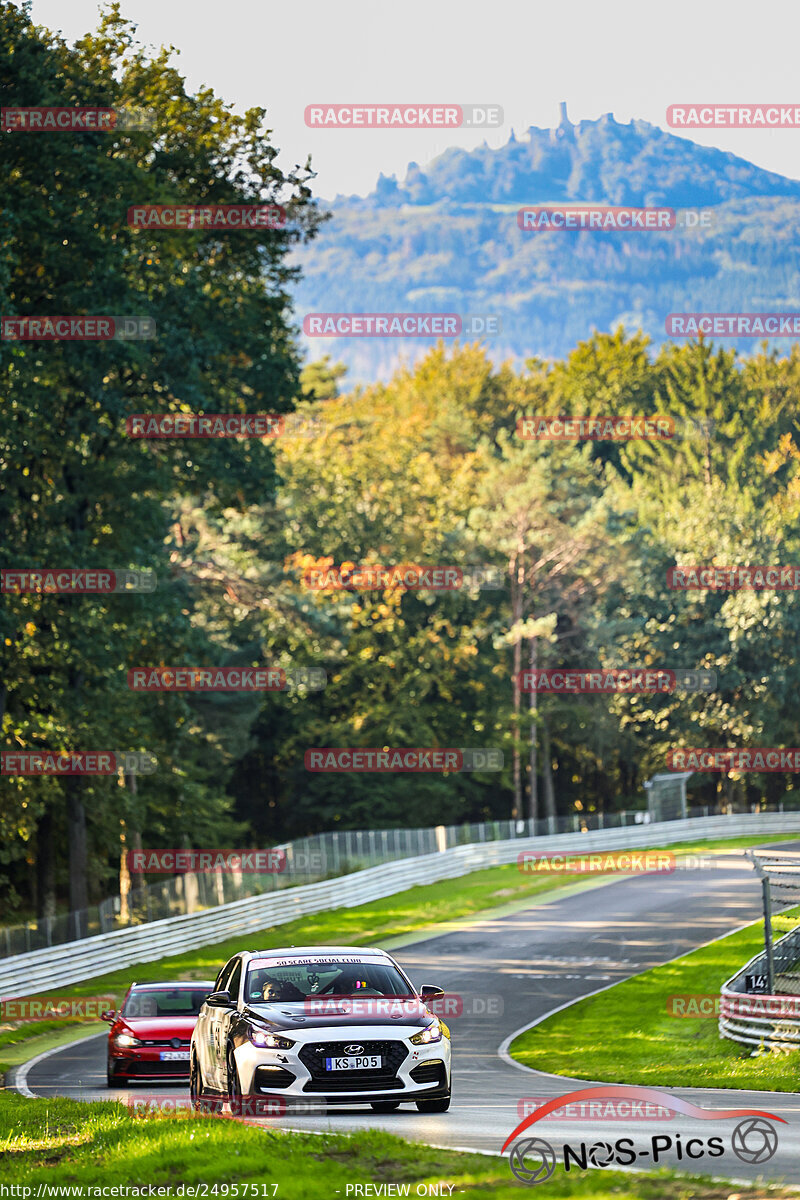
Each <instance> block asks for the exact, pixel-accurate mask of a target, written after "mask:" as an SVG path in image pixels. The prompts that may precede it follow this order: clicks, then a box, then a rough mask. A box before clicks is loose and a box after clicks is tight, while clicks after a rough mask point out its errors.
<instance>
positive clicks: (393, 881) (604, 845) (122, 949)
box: [0, 813, 800, 999]
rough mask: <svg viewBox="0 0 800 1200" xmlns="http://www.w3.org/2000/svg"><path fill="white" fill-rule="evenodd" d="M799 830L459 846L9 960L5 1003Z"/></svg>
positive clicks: (0, 974)
mask: <svg viewBox="0 0 800 1200" xmlns="http://www.w3.org/2000/svg"><path fill="white" fill-rule="evenodd" d="M794 832H797V833H798V834H800V813H759V814H750V813H747V814H738V815H733V816H714V817H698V818H695V819H689V820H685V821H664V822H659V823H657V824H650V825H635V826H627V827H625V828H619V829H606V830H594V831H591V832H587V833H579V834H574V833H571V834H570V833H566V834H558V835H555V836H553V837H535V838H515V839H513V840H510V841H496V842H486V843H483V844H470V845H463V846H456V847H453V848H451V849H445V850H443V851H441V852H440V853H438V854H425V855H421V856H419V857H417V858H405V859H400V860H398V861H395V862H390V863H384V864H382V865H380V866H377V867H369V868H367V869H366V870H364V871H356V872H353V873H352V874H349V875H343V876H340V877H338V878H336V879H327V880H324V881H322V882H320V883H311V884H307V885H305V886H302V887H295V888H287V889H285V890H283V891H279V892H272V893H268V894H266V895H260V896H250V897H248V898H247V899H244V900H237V901H234V902H233V903H231V904H225V905H221V906H220V907H218V908H214V909H210V910H208V911H204V912H195V913H187V914H184V915H182V916H178V917H169V918H166V919H165V920H162V921H153V922H151V923H149V924H146V925H137V926H131V927H128V928H125V929H119V930H115V931H114V932H112V933H105V934H100V935H98V936H96V937H91V938H84V939H83V940H82V941H76V942H69V943H66V944H65V945H61V946H53V947H49V948H46V949H43V950H34V951H31V952H30V953H28V954H19V955H16V956H15V957H13V958H5V959H2V960H0V998H3V999H13V998H15V997H19V996H30V995H34V994H36V993H38V992H42V991H44V990H46V989H48V988H53V987H63V986H65V985H68V984H73V983H80V982H81V981H82V980H84V979H91V978H92V977H93V976H95V975H102V974H106V973H108V972H110V971H115V970H119V969H120V968H125V967H133V966H135V965H136V964H137V963H143V962H151V961H153V960H154V959H160V958H166V957H169V956H170V955H173V954H180V953H181V952H182V951H184V950H188V949H194V948H196V947H198V946H203V945H209V944H213V943H215V942H219V941H223V940H224V939H226V938H231V937H234V936H235V937H238V938H241V941H242V949H246V948H247V947H248V945H249V946H250V948H252V949H254V950H257V949H258V948H259V947H258V944H257V942H258V939H257V938H255V937H254V935H255V934H257V933H258V932H259V931H263V930H265V929H269V928H272V927H273V926H278V925H283V924H285V923H286V922H288V921H294V920H296V919H297V918H298V917H303V916H309V915H310V914H312V913H316V912H324V911H326V910H328V909H334V908H352V907H355V906H356V905H359V904H365V903H366V902H367V901H369V900H377V899H381V898H383V897H385V896H392V895H394V894H395V893H396V892H402V891H405V890H406V889H407V888H411V887H414V886H416V885H419V884H430V883H435V882H436V881H437V880H440V879H453V878H456V877H458V876H461V875H466V874H468V873H469V872H471V871H479V870H481V869H482V868H484V867H492V866H499V865H501V864H504V863H511V862H514V861H516V860H517V858H518V856H519V855H520V854H522V853H524V852H525V851H536V852H542V851H547V852H550V853H560V852H565V851H578V850H579V851H587V850H633V849H636V848H639V847H641V848H645V847H649V846H653V847H658V846H666V845H670V844H672V843H677V842H697V841H703V840H705V839H706V838H710V837H716V838H719V837H723V838H733V837H742V836H747V835H759V836H760V835H762V834H763V835H764V836H765V837H769V836H770V835H772V834H777V833H794ZM221 965H222V963H220V966H221Z"/></svg>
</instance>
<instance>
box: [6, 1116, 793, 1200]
mask: <svg viewBox="0 0 800 1200" xmlns="http://www.w3.org/2000/svg"><path fill="white" fill-rule="evenodd" d="M265 1124H268V1122H265V1121H262V1122H260V1125H261V1126H262V1128H254V1127H252V1126H250V1125H243V1124H242V1123H240V1122H238V1121H232V1120H226V1119H225V1118H221V1117H206V1116H203V1117H194V1116H192V1115H191V1114H188V1113H187V1114H179V1115H171V1116H160V1115H159V1116H156V1117H150V1118H147V1119H134V1118H133V1117H131V1115H130V1114H129V1112H128V1110H127V1109H126V1108H125V1107H124V1106H123V1105H121V1104H118V1103H112V1102H108V1103H101V1104H86V1103H82V1102H80V1101H73V1100H25V1099H23V1098H22V1097H21V1096H13V1095H8V1094H4V1095H3V1094H0V1128H2V1129H3V1130H4V1131H5V1132H4V1134H3V1135H2V1136H0V1185H5V1187H6V1188H7V1187H9V1186H11V1185H14V1186H16V1187H20V1186H26V1187H30V1188H31V1189H32V1191H31V1192H30V1193H29V1195H36V1192H37V1188H38V1187H39V1186H40V1185H41V1186H42V1189H43V1194H44V1195H45V1196H46V1195H47V1192H46V1191H45V1190H44V1189H45V1188H46V1186H47V1185H50V1186H51V1187H52V1186H55V1187H57V1188H59V1189H65V1190H64V1191H63V1192H60V1193H59V1194H61V1195H64V1194H66V1188H67V1187H69V1186H75V1187H76V1188H81V1187H82V1188H88V1187H99V1186H104V1185H106V1186H108V1185H110V1186H114V1185H120V1184H122V1185H139V1186H142V1187H144V1188H147V1186H148V1185H153V1186H161V1187H166V1188H169V1189H170V1193H171V1194H175V1189H177V1188H178V1187H179V1185H185V1190H184V1192H183V1193H181V1192H178V1193H177V1194H178V1195H179V1196H180V1195H181V1194H183V1195H184V1196H185V1195H190V1194H191V1193H190V1192H189V1190H188V1189H189V1187H190V1186H191V1185H195V1186H198V1185H199V1188H198V1192H197V1193H195V1194H196V1195H199V1196H203V1195H205V1196H228V1197H234V1196H236V1195H237V1194H238V1196H240V1197H244V1196H253V1197H262V1196H263V1197H272V1196H276V1197H277V1200H319V1198H320V1197H321V1196H331V1197H333V1196H336V1195H339V1196H342V1197H346V1196H347V1195H350V1196H354V1195H355V1194H356V1193H355V1191H354V1188H353V1185H358V1184H361V1185H365V1184H371V1185H372V1187H371V1188H370V1190H369V1191H365V1190H363V1188H362V1190H361V1191H360V1195H361V1196H364V1195H373V1196H375V1195H380V1192H379V1191H377V1190H376V1188H375V1185H381V1184H384V1185H385V1184H395V1185H400V1188H403V1185H406V1186H408V1192H405V1193H404V1191H400V1190H398V1189H396V1188H393V1189H392V1192H391V1193H389V1194H392V1193H393V1194H395V1195H397V1194H399V1195H403V1194H407V1195H411V1196H414V1195H425V1194H433V1195H440V1194H443V1195H445V1196H447V1195H452V1196H454V1197H455V1196H458V1195H460V1194H461V1195H463V1194H468V1195H474V1196H486V1197H492V1198H493V1200H514V1198H515V1200H519V1196H520V1187H521V1186H522V1185H520V1184H519V1183H518V1182H517V1180H516V1179H515V1178H514V1176H513V1175H512V1174H511V1170H510V1168H509V1165H508V1159H507V1158H506V1157H505V1156H502V1157H501V1156H500V1155H499V1154H498V1157H497V1158H494V1157H488V1156H485V1155H478V1154H466V1153H460V1152H456V1151H452V1150H441V1149H436V1148H433V1147H429V1146H426V1145H424V1144H421V1143H418V1142H414V1143H411V1142H406V1141H404V1140H402V1139H401V1138H399V1137H395V1136H393V1135H391V1134H387V1133H383V1132H378V1131H370V1132H362V1133H358V1134H355V1135H352V1136H350V1135H346V1134H323V1135H320V1136H315V1135H312V1134H299V1133H288V1132H281V1131H279V1130H277V1129H269V1130H268V1131H266V1132H265V1131H264V1128H263V1126H264V1125H265ZM438 1128H439V1118H436V1120H435V1121H434V1122H433V1123H432V1137H435V1135H436V1130H437V1129H438ZM498 1150H499V1147H498ZM442 1184H447V1185H450V1187H451V1188H452V1191H449V1189H448V1188H447V1187H442V1186H441V1185H442ZM203 1185H205V1188H206V1190H205V1191H204V1192H203V1190H202V1188H203ZM215 1185H216V1191H212V1190H211V1189H212V1188H214V1186H215ZM236 1185H238V1193H237V1192H236V1191H235V1190H234V1189H235V1187H236ZM425 1185H437V1190H436V1191H434V1190H433V1186H431V1187H430V1191H428V1188H427V1187H425ZM348 1187H349V1189H350V1190H349V1192H348ZM418 1189H419V1190H418ZM0 1190H2V1187H0ZM546 1190H547V1195H548V1197H550V1200H566V1198H568V1197H586V1198H587V1200H589V1198H591V1200H728V1197H729V1196H730V1194H731V1185H730V1184H725V1183H714V1182H712V1181H710V1180H707V1179H706V1180H704V1179H700V1178H690V1177H688V1176H676V1175H674V1174H672V1173H671V1172H666V1171H664V1172H659V1173H658V1174H654V1175H630V1174H628V1175H626V1174H622V1173H621V1172H615V1171H589V1172H586V1173H585V1174H583V1173H582V1174H578V1175H576V1174H575V1173H574V1172H573V1173H572V1174H571V1175H565V1174H564V1173H563V1170H561V1169H560V1168H557V1169H556V1171H555V1173H554V1174H553V1176H552V1177H551V1179H550V1180H549V1181H548V1182H547V1188H546ZM736 1191H737V1193H738V1194H740V1195H742V1196H744V1197H747V1198H748V1200H757V1198H758V1200H760V1198H761V1197H764V1196H765V1195H766V1193H765V1191H764V1189H763V1188H755V1189H753V1190H750V1189H748V1188H742V1187H740V1186H739V1187H737V1189H736ZM8 1194H12V1193H8ZM17 1194H19V1193H17ZM145 1194H146V1192H145ZM792 1194H794V1195H795V1196H796V1195H797V1193H796V1192H795V1193H792V1192H789V1191H784V1190H783V1189H782V1188H770V1189H769V1196H770V1197H771V1198H772V1200H780V1198H781V1197H785V1196H791V1195H792ZM73 1195H74V1196H75V1195H80V1193H78V1192H75V1193H73ZM123 1195H124V1193H123ZM83 1196H84V1197H86V1200H90V1197H91V1196H92V1193H91V1192H89V1191H84V1192H83Z"/></svg>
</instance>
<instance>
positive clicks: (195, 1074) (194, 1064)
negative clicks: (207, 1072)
mask: <svg viewBox="0 0 800 1200" xmlns="http://www.w3.org/2000/svg"><path fill="white" fill-rule="evenodd" d="M205 1092H206V1089H205V1084H204V1083H203V1072H202V1071H201V1070H200V1063H199V1062H198V1061H197V1055H196V1053H195V1052H194V1050H193V1051H192V1058H191V1063H190V1065H189V1098H190V1099H191V1101H192V1108H193V1109H194V1110H195V1112H202V1111H203V1108H204V1104H203V1101H204V1099H205Z"/></svg>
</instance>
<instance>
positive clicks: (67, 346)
mask: <svg viewBox="0 0 800 1200" xmlns="http://www.w3.org/2000/svg"><path fill="white" fill-rule="evenodd" d="M0 42H1V43H2V47H3V49H2V55H3V74H4V77H5V81H6V92H5V94H4V95H5V99H4V103H6V104H11V105H13V104H23V103H30V99H31V97H32V96H33V97H35V98H36V101H37V103H39V104H51V105H64V106H69V105H76V104H78V105H80V104H85V105H90V106H91V105H94V106H97V105H101V106H119V105H124V104H130V103H134V104H136V105H137V106H140V107H143V108H145V109H149V110H151V111H152V112H153V113H154V114H155V125H154V130H153V132H152V133H151V132H147V131H145V132H122V131H114V132H113V133H97V134H94V133H78V134H75V133H61V132H59V133H37V134H36V135H35V136H28V135H26V134H24V133H19V132H16V133H11V134H8V133H7V134H4V136H3V137H2V138H1V139H0V165H1V166H2V173H3V177H4V180H5V182H6V189H5V200H4V207H3V213H2V216H0V221H2V245H1V246H0V289H2V290H1V292H0V296H1V298H2V312H3V313H4V314H6V315H10V314H19V315H44V314H53V315H55V314H79V313H92V314H93V313H107V314H116V315H128V314H137V315H146V316H147V317H149V318H151V319H152V320H154V322H155V329H156V336H155V337H154V338H153V339H152V340H148V341H140V342H124V341H111V342H97V343H78V342H36V341H30V342H16V343H6V344H5V346H4V354H3V367H2V373H3V387H2V392H3V408H2V417H3V420H2V432H0V460H1V461H2V468H3V478H4V481H5V489H4V492H3V497H2V500H0V504H1V505H2V509H0V517H1V518H2V523H3V527H4V530H5V537H4V539H3V544H2V547H1V548H0V556H2V565H3V566H4V567H17V566H31V565H49V566H64V565H74V566H78V567H90V566H106V567H112V568H122V567H139V568H149V569H152V570H155V573H156V575H157V577H158V580H159V587H158V589H157V590H156V591H155V592H154V593H152V595H151V596H148V597H142V596H139V597H134V596H126V595H116V596H113V595H112V596H103V597H88V596H86V597H78V596H71V597H61V596H31V595H28V596H25V595H23V596H9V597H5V599H6V601H7V603H5V604H4V606H3V611H2V623H3V624H2V630H1V631H0V632H2V650H3V661H2V664H0V665H1V666H2V671H1V672H0V673H1V674H2V677H3V679H4V680H8V681H10V682H9V684H8V685H7V688H6V691H5V692H4V695H3V714H2V718H3V735H4V737H3V740H4V743H5V744H6V745H9V744H11V745H16V746H17V747H27V748H34V747H40V746H41V747H50V748H58V749H61V748H91V749H109V748H114V749H117V748H120V749H134V748H147V749H150V750H152V751H155V752H156V753H157V754H158V755H159V759H160V771H159V774H158V776H157V777H154V778H153V780H152V781H148V788H147V794H148V796H152V797H153V799H154V806H155V810H157V809H158V806H159V804H160V805H161V807H162V812H164V811H165V810H168V812H169V817H168V819H167V825H168V826H169V827H170V828H171V831H172V832H171V836H172V837H174V836H175V832H174V831H175V827H176V825H177V826H179V827H180V826H181V825H184V826H185V824H186V820H187V816H186V813H187V809H186V807H185V805H186V801H187V799H188V798H189V795H190V796H191V801H192V803H191V805H190V809H189V811H191V813H192V818H193V820H196V821H199V822H200V824H201V826H202V825H203V824H204V823H205V825H206V827H207V828H208V827H212V828H213V827H214V825H215V823H216V825H217V827H218V828H224V820H222V817H223V815H224V809H225V804H224V803H223V804H222V805H221V804H220V799H219V797H220V791H221V784H222V782H223V781H224V752H223V761H222V762H220V746H219V745H218V744H217V743H216V742H215V738H216V737H217V735H218V734H220V732H221V731H220V729H219V719H218V717H219V714H218V713H217V714H215V715H214V719H213V720H211V721H210V720H209V716H208V713H206V714H203V713H202V711H201V708H200V707H198V706H197V705H192V704H191V703H190V702H188V701H187V700H186V699H185V698H183V697H180V696H177V697H176V696H172V697H167V698H160V699H153V698H152V697H147V696H134V695H132V694H131V693H130V692H129V690H128V688H127V686H126V668H127V667H128V666H132V665H136V664H140V665H149V664H150V663H152V662H155V663H158V662H162V663H163V662H167V663H169V662H171V661H181V659H187V658H188V659H189V660H193V661H195V662H198V663H200V664H202V663H204V662H213V661H214V659H215V657H216V656H217V655H218V653H219V652H220V642H219V640H218V639H217V638H216V637H215V636H214V632H213V631H208V630H204V628H203V621H202V618H201V617H200V615H199V609H200V607H201V597H200V596H199V594H198V593H197V592H196V591H194V590H192V589H191V588H189V587H188V586H187V574H186V573H184V574H183V575H178V574H176V573H173V571H172V559H173V557H175V550H176V548H175V546H174V544H173V545H171V544H170V543H171V541H172V537H171V534H170V527H171V526H172V528H173V530H174V524H173V520H172V516H171V514H172V513H173V512H175V511H176V509H177V508H178V507H180V505H181V504H188V505H190V506H191V505H195V506H202V507H203V508H204V509H205V511H206V512H208V513H210V514H212V515H214V514H220V513H222V512H229V511H235V510H237V509H242V508H243V507H246V506H248V505H250V504H252V503H253V502H254V501H255V500H262V499H263V498H264V497H265V496H269V494H270V493H271V491H272V490H273V488H274V471H273V467H272V455H271V450H270V448H269V447H268V445H266V444H264V443H263V442H260V441H242V442H233V441H230V440H228V441H225V442H220V441H216V442H214V441H208V442H205V443H201V442H192V443H180V442H179V443H177V445H176V444H175V443H166V442H160V443H153V442H142V441H134V440H132V439H130V438H128V437H127V436H126V435H125V418H126V417H127V416H128V415H130V414H132V413H135V412H137V411H157V412H159V411H160V412H180V411H197V410H200V411H203V410H206V411H208V410H211V411H217V412H226V411H227V412H244V411H270V412H282V411H287V410H289V409H290V408H291V407H292V404H293V398H294V396H295V395H296V393H297V391H298V372H299V361H298V355H297V351H296V349H295V346H294V342H293V337H292V334H291V331H290V326H289V314H288V292H287V287H288V284H289V282H290V280H291V279H292V270H291V269H290V268H289V267H288V266H287V264H286V257H287V253H288V250H289V248H290V247H291V245H293V244H294V243H296V242H297V241H298V240H300V239H302V238H303V237H306V236H311V235H313V233H314V231H315V229H316V226H317V224H318V218H317V216H316V213H315V209H314V206H313V204H312V203H311V202H310V192H309V189H308V186H307V180H308V178H309V172H308V171H307V170H302V169H299V170H296V171H295V172H292V173H290V174H284V173H283V172H281V171H280V170H279V169H278V168H277V167H276V165H275V162H274V159H275V155H276V153H277V151H276V150H275V148H274V146H273V145H272V144H271V141H270V135H269V132H268V131H266V132H265V131H264V130H263V117H264V112H263V110H259V109H252V110H250V111H248V112H247V113H246V114H244V116H241V117H239V116H236V115H235V114H233V113H231V112H230V111H229V110H228V109H227V108H226V106H225V105H224V104H223V102H222V101H221V100H220V99H218V98H217V97H215V96H214V95H213V93H212V92H210V91H209V90H204V91H202V92H201V93H200V94H198V95H197V96H192V95H190V94H189V93H188V92H187V91H186V89H185V86H184V82H183V80H182V78H181V77H180V75H179V74H178V73H177V71H176V70H175V69H174V68H173V67H172V66H171V64H170V62H169V56H168V55H167V54H166V53H162V54H160V55H158V56H157V57H156V58H154V59H151V58H149V57H148V56H147V55H146V54H145V52H144V51H143V50H142V48H141V47H138V46H137V45H136V44H135V42H134V38H133V31H132V27H131V26H130V25H128V24H127V23H126V22H125V21H123V19H122V18H121V17H120V15H119V10H118V7H116V6H112V9H111V11H110V12H109V13H108V14H107V15H106V16H105V17H104V18H103V20H102V22H101V25H100V28H99V31H98V33H97V34H96V35H87V36H86V37H85V38H84V39H82V40H81V41H80V42H79V43H78V45H77V46H76V47H75V48H70V47H68V46H66V45H65V44H64V43H63V42H62V41H61V40H60V39H59V38H57V37H55V36H53V35H50V34H47V33H46V32H45V31H43V30H41V29H37V28H35V27H34V26H33V24H32V22H31V19H30V16H29V14H28V13H27V12H26V11H25V10H23V11H20V10H17V9H16V8H15V7H14V6H13V5H11V4H2V5H0ZM137 201H148V202H158V203H163V202H164V201H169V202H184V203H190V204H198V203H200V204H202V203H204V202H222V201H224V202H236V201H241V202H250V203H253V202H266V201H271V202H280V203H281V204H282V205H283V206H284V208H285V209H286V211H287V214H288V222H287V226H286V228H285V229H279V230H266V229H261V230H258V229H256V230H247V231H246V232H241V233H238V234H236V233H222V234H219V233H217V234H215V233H206V232H198V233H193V232H186V231H176V232H174V233H169V232H167V233H163V234H162V233H155V232H151V231H149V230H131V229H129V228H128V227H127V224H126V214H127V209H128V207H129V206H130V205H131V203H135V202H137ZM232 333H233V336H232ZM223 724H224V723H223ZM220 740H221V742H222V744H223V750H224V730H223V731H222V736H221V739H220ZM178 778H180V779H181V780H182V783H181V787H180V789H179V790H180V792H181V796H182V800H181V802H180V803H177V802H176V797H175V784H176V779H178ZM120 791H121V789H119V788H118V786H117V782H116V780H113V781H110V782H109V781H103V780H99V781H94V782H90V781H88V780H87V779H85V778H72V779H61V778H56V777H47V778H38V779H37V778H18V779H15V780H14V781H13V784H12V788H11V795H10V800H9V801H8V802H7V803H6V804H4V806H3V822H4V827H5V828H4V832H7V833H9V834H10V835H11V843H12V847H13V849H12V854H15V855H17V856H19V855H21V854H23V853H29V850H27V849H26V847H30V846H31V845H32V844H33V842H34V839H35V838H36V837H37V831H38V839H39V846H38V853H39V858H40V860H43V861H42V862H41V864H40V865H41V869H40V870H39V879H40V882H41V886H40V894H39V897H38V905H39V909H40V911H42V912H46V911H51V910H52V906H53V888H54V887H55V885H56V883H57V882H58V879H59V874H58V871H62V872H63V867H61V865H60V864H61V861H62V860H61V856H60V854H58V852H57V850H54V848H55V847H57V846H58V845H59V844H60V835H61V834H63V833H64V832H66V833H67V836H68V840H69V871H68V872H66V873H65V874H66V876H67V877H68V880H69V901H70V905H71V906H72V907H83V906H84V905H85V904H86V902H87V900H88V884H87V881H88V879H89V878H90V871H89V864H90V862H92V863H93V864H94V865H95V866H96V865H98V863H99V862H100V861H106V862H107V856H108V853H109V849H110V847H109V844H108V838H109V837H111V836H112V833H110V832H109V831H111V830H114V833H113V836H115V837H116V836H117V835H118V828H119V824H118V817H119V814H120V813H122V814H123V815H124V816H125V817H127V818H131V819H135V820H136V821H139V820H145V821H149V819H150V818H149V817H148V815H147V813H146V812H145V814H144V815H143V814H142V805H143V804H145V807H146V803H147V802H146V801H145V797H144V795H143V794H140V795H139V797H138V798H137V800H136V803H134V802H133V801H132V800H131V799H130V797H128V796H124V797H123V796H120ZM143 791H144V789H143ZM156 797H158V799H155V798H156ZM87 811H91V813H92V821H91V831H92V834H93V838H92V839H89V838H88V837H87V833H86V825H87V820H86V813H87ZM107 813H111V814H113V817H114V819H113V820H112V819H107V818H106V814H107ZM215 814H216V815H215ZM156 824H157V822H156ZM56 835H58V836H56ZM54 852H55V853H56V857H57V859H58V871H54V870H53V869H52V862H51V856H52V854H53V853H54ZM93 856H94V857H93ZM62 877H63V876H62ZM102 880H103V871H102V870H101V872H100V886H101V890H105V886H104V884H103V883H102Z"/></svg>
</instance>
